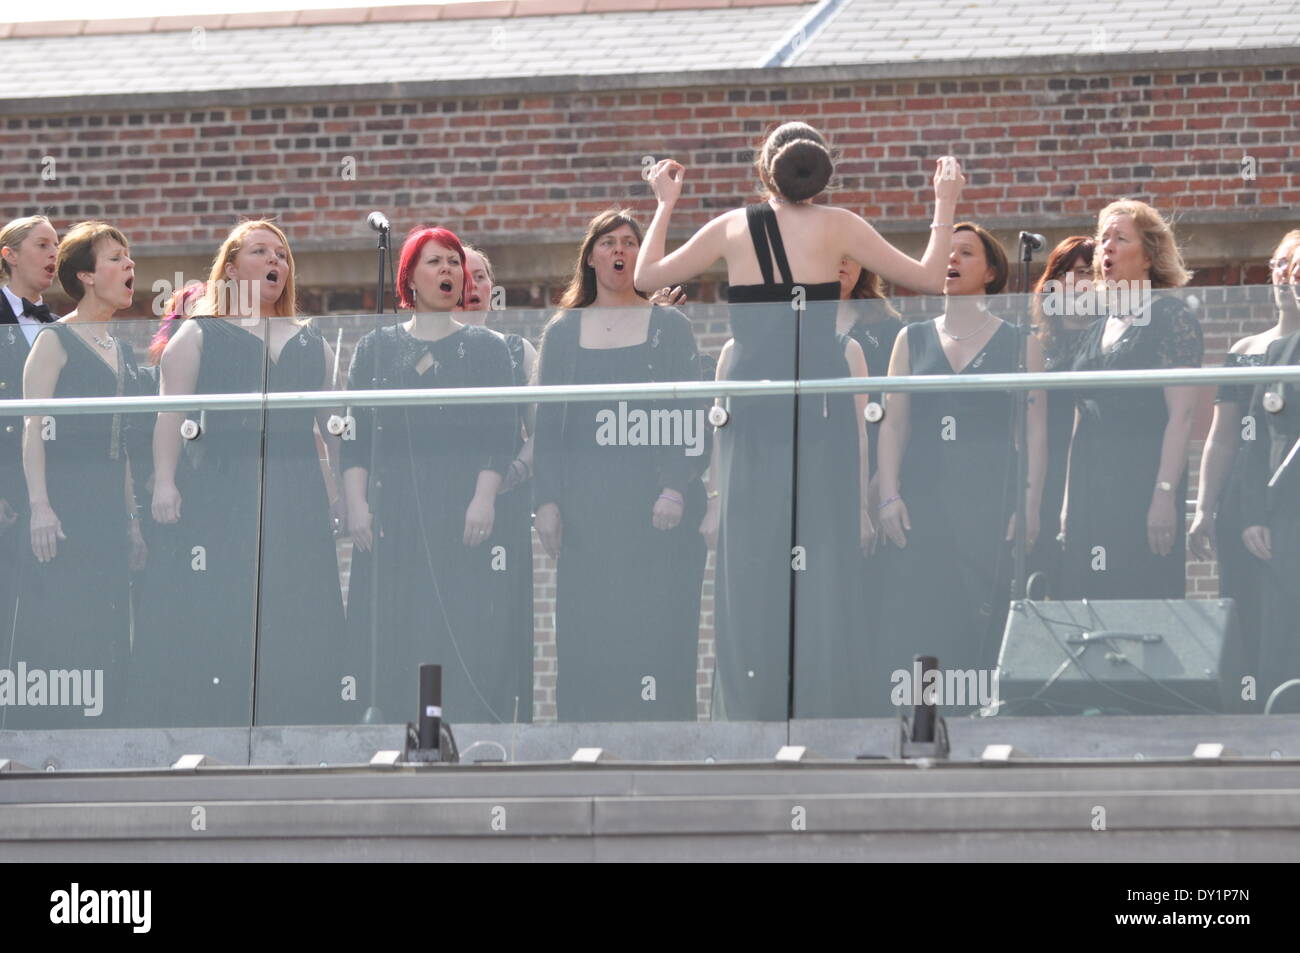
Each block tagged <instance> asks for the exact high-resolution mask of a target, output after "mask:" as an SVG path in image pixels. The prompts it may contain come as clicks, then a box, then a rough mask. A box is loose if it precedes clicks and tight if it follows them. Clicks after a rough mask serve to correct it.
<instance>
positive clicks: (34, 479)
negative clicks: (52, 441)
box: [23, 417, 50, 506]
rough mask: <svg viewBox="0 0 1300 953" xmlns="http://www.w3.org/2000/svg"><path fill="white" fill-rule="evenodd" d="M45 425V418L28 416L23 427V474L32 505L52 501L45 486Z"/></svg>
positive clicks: (29, 501) (28, 498)
mask: <svg viewBox="0 0 1300 953" xmlns="http://www.w3.org/2000/svg"><path fill="white" fill-rule="evenodd" d="M43 426H44V423H43V418H41V417H28V418H26V420H25V422H24V427H23V475H24V476H26V478H27V501H28V503H30V504H31V505H32V506H36V505H38V504H42V503H48V502H50V494H49V490H48V489H47V488H46V486H45V441H44V440H42V439H41V428H42V427H43Z"/></svg>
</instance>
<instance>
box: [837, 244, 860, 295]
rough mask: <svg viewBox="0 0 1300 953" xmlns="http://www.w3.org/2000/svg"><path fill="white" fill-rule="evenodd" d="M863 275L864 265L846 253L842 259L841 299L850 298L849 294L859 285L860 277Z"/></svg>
mask: <svg viewBox="0 0 1300 953" xmlns="http://www.w3.org/2000/svg"><path fill="white" fill-rule="evenodd" d="M861 277H862V266H861V265H859V264H858V263H857V262H856V261H854V260H853V259H852V258H850V257H849V256H848V255H845V256H844V257H843V258H841V259H840V300H841V301H847V300H849V295H851V294H852V293H853V289H854V288H856V287H857V285H858V279H859V278H861Z"/></svg>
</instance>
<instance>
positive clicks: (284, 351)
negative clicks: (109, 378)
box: [133, 220, 360, 726]
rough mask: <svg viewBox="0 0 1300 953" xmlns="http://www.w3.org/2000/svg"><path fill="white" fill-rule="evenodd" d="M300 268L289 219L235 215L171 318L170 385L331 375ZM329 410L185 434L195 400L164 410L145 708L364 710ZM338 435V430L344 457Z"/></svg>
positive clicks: (221, 713) (316, 381)
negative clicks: (298, 290)
mask: <svg viewBox="0 0 1300 953" xmlns="http://www.w3.org/2000/svg"><path fill="white" fill-rule="evenodd" d="M294 279H295V271H294V262H293V255H292V252H291V251H290V249H289V242H288V239H287V238H286V237H285V235H284V233H283V232H282V231H281V230H280V229H279V227H278V226H276V225H275V224H274V223H272V222H270V221H266V220H255V221H247V222H242V223H240V224H239V225H237V226H236V227H235V228H234V229H233V230H232V231H231V232H230V234H229V235H228V236H227V237H226V239H225V241H224V242H222V244H221V247H220V248H219V249H218V251H217V254H216V257H215V258H214V259H213V263H212V269H211V272H210V274H209V278H208V282H207V285H206V288H205V289H204V291H203V297H202V298H201V299H200V300H199V302H198V303H197V304H196V305H195V306H194V309H193V317H191V318H190V319H189V320H179V321H176V322H171V323H174V324H176V325H178V326H177V328H176V331H175V333H174V334H172V335H171V339H170V340H169V341H168V342H167V344H166V345H165V347H164V350H163V352H162V361H161V364H160V368H161V379H160V392H161V393H162V394H163V395H165V396H170V395H178V394H221V393H248V392H259V391H263V390H268V389H269V390H275V391H286V390H287V391H308V390H321V389H325V390H328V389H330V388H331V386H332V381H331V380H330V371H331V369H332V367H333V353H332V351H331V349H330V347H329V345H328V344H326V343H325V341H324V339H323V338H322V337H321V335H320V332H319V331H317V330H316V328H315V327H314V326H313V325H312V324H311V323H310V321H307V320H295V319H294V318H295V315H296V299H295V280H294ZM326 416H327V414H326V413H325V412H321V413H319V414H317V413H316V412H313V411H311V410H276V411H271V412H268V413H267V414H265V415H263V414H261V413H258V412H256V411H210V412H208V413H206V414H202V415H200V414H191V415H189V417H190V419H191V420H194V421H200V420H201V421H203V424H204V426H203V430H202V432H201V433H200V434H199V436H198V437H197V439H192V440H189V441H185V440H183V438H182V432H181V428H182V425H183V424H184V423H185V421H186V419H187V415H186V414H185V413H162V414H159V415H158V422H157V425H156V426H155V429H154V442H153V449H154V453H153V456H154V486H153V506H152V510H153V518H154V520H155V521H156V523H157V524H158V525H157V526H155V527H154V533H155V535H156V538H157V539H158V541H159V545H158V546H156V547H155V550H156V551H155V553H154V558H153V560H152V563H151V566H150V569H149V572H148V573H147V579H148V582H147V586H146V588H147V592H146V595H145V598H144V600H143V601H144V605H143V606H142V615H143V616H144V622H143V624H142V626H141V628H142V630H143V638H142V639H140V640H138V644H139V645H140V649H141V651H140V653H139V658H140V663H139V664H137V665H136V666H135V669H136V672H137V674H138V675H139V676H140V677H139V678H138V680H137V690H136V693H135V697H134V698H133V703H137V704H138V705H139V708H140V712H141V718H142V720H144V721H145V722H146V723H149V724H155V725H162V726H167V725H221V724H247V723H248V721H249V718H250V716H251V717H255V718H256V720H257V722H258V723H259V724H320V723H341V722H344V721H356V720H358V718H359V716H360V711H359V706H358V705H356V703H352V705H351V706H349V704H348V703H347V702H345V701H344V700H343V697H342V696H343V689H342V681H343V679H344V678H345V677H346V676H348V675H353V674H355V666H354V665H352V664H351V660H350V659H348V658H347V657H346V656H345V648H344V643H343V639H344V628H343V600H342V596H341V593H340V587H339V574H338V562H337V558H336V556H335V547H334V537H333V533H332V531H331V529H330V525H329V522H330V510H329V490H328V488H327V487H326V485H325V482H324V480H323V479H322V474H321V468H320V464H319V458H318V452H317V445H316V439H315V435H314V433H313V423H314V419H320V424H321V425H320V432H321V433H322V434H327V433H328V431H327V428H326V426H325V422H324V419H323V418H325V417H326ZM331 444H332V446H330V445H331ZM337 445H338V441H337V440H332V439H327V447H330V451H331V456H332V457H333V460H334V461H337V459H338V455H337ZM182 447H184V449H183V450H182ZM335 467H337V463H335ZM255 634H256V642H255V641H254V635H255ZM254 647H256V656H254ZM254 662H255V664H256V688H257V691H256V708H255V710H254V708H253V707H252V705H253V692H252V688H253V685H252V684H251V683H250V679H249V676H250V674H251V673H252V672H253V665H254Z"/></svg>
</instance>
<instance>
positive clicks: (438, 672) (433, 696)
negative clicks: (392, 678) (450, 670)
mask: <svg viewBox="0 0 1300 953" xmlns="http://www.w3.org/2000/svg"><path fill="white" fill-rule="evenodd" d="M418 725H419V730H418V734H419V738H420V749H421V750H422V751H430V750H432V751H436V750H437V749H438V747H439V746H440V744H441V740H440V736H441V731H442V666H441V665H432V664H430V663H428V662H424V663H421V665H420V720H419V723H418Z"/></svg>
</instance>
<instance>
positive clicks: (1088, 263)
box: [1061, 254, 1092, 314]
mask: <svg viewBox="0 0 1300 953" xmlns="http://www.w3.org/2000/svg"><path fill="white" fill-rule="evenodd" d="M1067 274H1068V275H1072V276H1073V278H1074V295H1075V297H1076V298H1081V297H1083V296H1085V295H1087V294H1089V293H1090V292H1091V291H1092V259H1091V258H1089V257H1088V256H1087V255H1084V254H1079V255H1075V257H1074V261H1073V262H1072V263H1071V264H1070V265H1069V267H1067V268H1066V269H1065V271H1063V272H1062V273H1061V281H1062V282H1064V281H1065V280H1066V275H1067ZM1080 313H1082V314H1091V312H1090V311H1082V312H1080Z"/></svg>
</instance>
